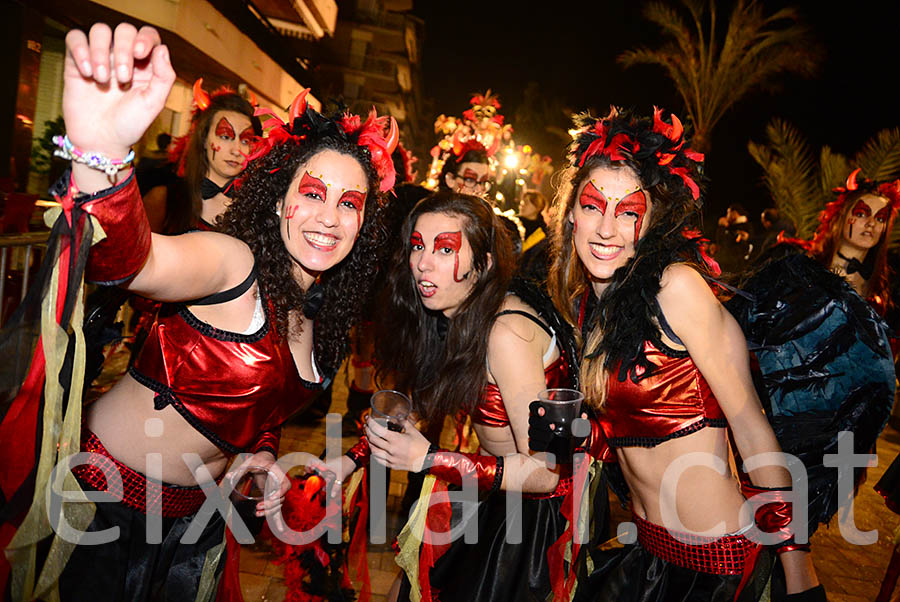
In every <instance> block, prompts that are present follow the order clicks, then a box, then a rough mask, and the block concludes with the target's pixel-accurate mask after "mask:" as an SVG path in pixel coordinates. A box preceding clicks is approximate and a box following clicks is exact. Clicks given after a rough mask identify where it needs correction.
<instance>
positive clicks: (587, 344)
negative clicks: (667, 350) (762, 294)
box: [548, 155, 708, 407]
mask: <svg viewBox="0 0 900 602" xmlns="http://www.w3.org/2000/svg"><path fill="white" fill-rule="evenodd" d="M597 167H608V168H610V169H629V170H631V171H632V172H633V173H634V174H635V176H636V177H638V178H639V179H640V181H641V186H642V187H644V189H645V190H646V191H647V193H648V196H649V201H650V223H649V227H648V229H647V231H646V232H645V234H644V235H643V236H642V237H641V238H640V240H639V241H638V244H637V245H636V246H635V254H634V257H633V258H631V259H630V260H629V261H628V263H627V264H626V265H624V266H623V267H621V268H619V269H618V270H616V272H615V274H613V282H612V284H611V285H610V286H609V287H607V289H606V290H605V291H604V293H603V295H602V297H601V298H600V300H599V309H600V311H597V312H596V314H595V315H594V316H587V317H586V322H587V323H586V324H585V325H584V326H585V327H586V328H587V330H588V333H587V335H586V336H585V337H584V338H585V340H584V341H580V342H581V344H582V352H583V355H584V359H583V360H582V363H581V383H582V386H583V387H584V393H585V399H586V400H587V401H588V403H590V404H591V405H593V406H595V407H601V406H602V405H603V403H604V402H605V399H606V378H607V373H608V372H609V371H610V370H611V369H613V368H614V367H615V366H617V365H619V364H621V366H620V368H624V370H625V372H624V373H630V374H634V373H635V368H636V367H638V369H639V370H640V369H642V370H643V371H644V373H646V374H649V373H650V369H651V366H650V365H649V364H648V363H647V362H646V358H645V356H644V354H643V344H644V342H645V341H647V340H654V339H655V338H658V327H657V326H656V320H657V316H656V312H657V306H656V304H655V303H652V302H651V300H653V299H655V298H656V295H657V293H658V292H659V288H660V287H659V280H660V278H661V277H662V273H663V271H664V270H665V268H666V267H668V266H669V265H671V264H672V263H676V262H685V263H690V264H691V265H693V266H694V267H696V268H697V269H698V270H700V271H701V272H707V271H708V266H707V265H706V263H705V262H704V261H703V258H702V254H701V252H700V246H699V245H700V240H699V234H697V235H696V236H693V235H686V231H688V230H690V229H691V228H694V227H696V226H697V224H698V223H699V209H700V198H699V197H698V198H697V199H695V198H693V196H692V194H691V192H690V190H689V189H688V188H687V187H686V186H684V184H683V183H682V182H681V180H680V179H679V178H673V177H665V178H659V179H657V180H656V181H655V182H654V181H653V180H649V181H648V180H646V179H645V176H644V175H643V173H646V171H647V170H646V169H644V170H642V169H641V168H640V167H641V166H639V165H638V163H637V162H635V161H634V160H633V159H630V158H626V159H623V160H610V158H609V157H608V156H606V155H592V156H590V157H587V158H586V160H585V162H584V165H582V166H581V167H578V166H575V165H573V166H571V167H569V168H568V169H567V170H566V171H565V172H563V176H562V181H561V184H560V187H559V189H558V191H557V195H556V199H555V200H554V204H555V205H556V210H555V212H554V223H553V228H552V234H551V243H550V244H551V266H550V276H549V279H548V287H549V289H550V294H551V297H552V299H553V303H554V305H555V306H556V308H557V310H559V312H560V314H561V315H562V316H563V318H564V319H565V320H566V321H567V322H569V323H570V324H572V325H573V326H574V327H575V332H576V335H577V336H578V335H580V333H581V329H580V328H579V326H580V325H579V324H578V316H577V315H576V310H575V308H576V306H578V305H579V304H580V303H581V302H582V300H583V299H585V298H586V296H587V295H588V294H593V293H588V290H589V287H590V282H589V280H588V276H587V274H586V273H585V268H584V265H583V264H582V263H581V261H580V259H579V258H578V255H577V253H576V252H575V244H574V238H573V229H574V228H573V225H572V224H571V223H570V222H569V220H568V219H567V218H568V215H569V212H570V211H572V208H573V207H574V205H575V202H576V198H575V195H576V193H577V191H578V188H579V186H580V185H581V184H582V182H584V180H585V178H587V177H588V175H589V174H590V172H591V171H592V170H593V169H595V168H597ZM689 167H690V168H691V169H690V174H691V176H692V177H693V178H694V179H695V180H696V181H699V180H700V175H699V173H698V172H697V169H696V167H694V166H689ZM642 172H643V173H642ZM592 318H593V321H591V319H592ZM616 376H617V375H613V378H616ZM618 376H620V377H621V374H620V375H618Z"/></svg>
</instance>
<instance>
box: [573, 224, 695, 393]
mask: <svg viewBox="0 0 900 602" xmlns="http://www.w3.org/2000/svg"><path fill="white" fill-rule="evenodd" d="M701 243H702V237H701V236H700V235H699V233H693V232H689V231H687V230H686V228H684V227H683V226H682V225H681V224H679V225H678V226H674V227H673V226H672V225H671V224H658V225H656V226H654V227H653V228H652V229H651V230H649V231H648V232H647V233H646V234H645V235H644V236H643V237H641V239H640V240H639V241H638V244H637V247H635V255H634V257H633V258H632V259H631V260H630V261H629V262H628V263H627V264H626V265H624V266H623V267H621V268H619V269H618V270H616V272H615V274H613V283H612V284H611V285H610V286H609V287H608V288H607V289H606V290H605V291H604V292H603V294H602V295H601V297H600V300H599V302H598V304H597V311H595V312H593V313H594V315H593V316H592V318H593V322H592V323H591V324H589V325H588V328H587V330H588V331H590V330H593V329H594V328H595V327H597V326H599V327H600V329H601V332H602V333H603V338H602V339H601V340H600V343H599V345H598V346H597V347H596V348H595V349H587V350H585V351H586V353H585V357H586V358H594V357H598V356H601V355H604V356H605V360H604V368H606V369H607V370H610V371H612V370H615V369H616V368H617V367H618V379H619V380H620V381H624V380H625V378H626V377H629V378H631V380H632V381H634V382H637V381H638V380H639V379H641V378H646V377H647V376H649V375H650V374H651V372H652V368H653V366H652V365H651V364H650V363H649V362H648V361H647V357H646V355H645V354H644V343H645V342H646V341H651V342H652V343H653V344H654V345H656V346H659V345H660V344H661V341H660V335H659V321H658V317H659V311H660V310H659V304H658V303H657V301H656V296H657V294H659V288H660V284H659V282H660V279H661V278H662V275H663V272H664V271H665V269H666V268H667V267H668V266H670V265H672V264H673V263H690V264H691V265H694V266H697V267H698V269H699V270H701V271H704V270H705V269H706V265H707V264H706V261H705V259H704V256H703V253H702V251H701Z"/></svg>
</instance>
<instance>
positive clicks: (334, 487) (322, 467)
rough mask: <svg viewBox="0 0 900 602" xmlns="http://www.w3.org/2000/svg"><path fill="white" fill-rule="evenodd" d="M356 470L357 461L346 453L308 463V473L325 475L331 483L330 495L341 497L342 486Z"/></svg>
mask: <svg viewBox="0 0 900 602" xmlns="http://www.w3.org/2000/svg"><path fill="white" fill-rule="evenodd" d="M355 470H356V463H355V462H354V461H353V460H351V459H350V458H349V457H348V456H346V455H341V456H338V457H337V458H332V459H331V460H328V461H327V462H325V461H324V460H313V461H311V462H310V463H309V464H307V465H306V472H307V473H316V474H318V475H319V476H321V477H323V478H324V479H325V481H326V482H328V483H331V487H330V488H329V490H328V495H329V496H330V497H340V495H341V487H342V486H343V484H344V481H346V480H347V479H348V478H349V477H350V475H352V474H353V472H354V471H355Z"/></svg>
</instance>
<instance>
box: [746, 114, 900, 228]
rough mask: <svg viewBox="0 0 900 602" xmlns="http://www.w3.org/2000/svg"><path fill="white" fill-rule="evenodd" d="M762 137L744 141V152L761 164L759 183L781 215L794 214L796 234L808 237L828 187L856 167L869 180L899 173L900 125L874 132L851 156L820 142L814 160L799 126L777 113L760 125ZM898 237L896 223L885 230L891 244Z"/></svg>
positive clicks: (829, 191) (827, 197)
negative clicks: (758, 140)
mask: <svg viewBox="0 0 900 602" xmlns="http://www.w3.org/2000/svg"><path fill="white" fill-rule="evenodd" d="M766 138H767V139H768V142H766V143H764V144H757V143H756V142H753V141H750V142H749V143H748V145H747V148H748V150H749V151H750V155H751V156H752V157H753V158H754V159H755V160H756V162H757V163H759V165H760V167H762V169H763V183H764V184H765V186H766V188H767V189H768V190H769V194H770V195H771V196H772V199H773V200H774V201H775V206H776V207H777V208H778V210H779V211H780V212H782V213H783V214H784V215H786V216H788V217H790V218H791V219H792V220H794V223H795V224H796V225H797V236H798V238H806V239H809V238H811V237H812V235H813V233H814V232H815V230H816V226H818V219H817V218H818V216H819V212H820V211H822V209H823V208H824V207H825V203H827V202H828V201H830V200H832V199H834V193H833V192H832V190H833V189H834V188H836V187H838V186H842V185H843V184H844V183H845V182H846V181H847V176H848V175H849V174H850V172H851V171H852V170H853V169H855V168H857V167H859V168H861V169H862V175H863V176H865V177H867V178H869V179H870V180H877V181H884V180H892V179H894V178H897V177H900V128H894V129H887V130H882V131H880V132H878V133H877V134H876V135H875V136H873V137H872V138H871V139H869V141H868V142H866V143H865V144H864V145H863V148H862V150H860V151H859V152H858V153H856V155H855V156H854V157H853V159H850V158H848V157H846V156H844V155H841V154H840V153H835V152H834V151H832V150H831V148H829V147H828V146H824V147H822V150H821V151H820V152H819V158H818V161H816V159H815V157H814V154H813V151H812V149H811V148H810V146H809V144H808V143H807V142H806V139H805V137H804V136H803V134H801V133H800V131H799V130H798V129H797V128H796V127H794V126H793V125H791V124H790V123H788V122H787V121H784V120H782V119H778V118H775V119H773V120H772V121H771V122H769V125H768V126H766ZM897 243H900V229H897V228H895V229H894V230H893V231H892V232H891V242H890V244H891V245H892V246H893V245H895V244H897Z"/></svg>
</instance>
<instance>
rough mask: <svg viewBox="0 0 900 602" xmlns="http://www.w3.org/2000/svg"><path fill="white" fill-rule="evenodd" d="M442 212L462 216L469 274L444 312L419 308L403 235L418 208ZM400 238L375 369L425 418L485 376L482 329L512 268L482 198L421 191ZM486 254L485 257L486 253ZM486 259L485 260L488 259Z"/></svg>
mask: <svg viewBox="0 0 900 602" xmlns="http://www.w3.org/2000/svg"><path fill="white" fill-rule="evenodd" d="M427 213H445V214H449V215H456V216H461V217H463V218H464V220H463V221H464V225H463V232H464V234H465V236H466V240H468V241H469V245H470V246H471V247H472V256H473V266H472V273H473V274H475V275H477V281H476V282H475V286H474V288H473V289H472V292H471V293H470V294H469V296H468V297H467V298H466V300H465V301H464V302H463V304H462V305H461V306H460V308H459V309H458V310H457V311H456V312H455V314H454V315H453V317H452V318H450V319H449V322H448V320H447V318H445V317H444V315H443V314H442V313H440V312H435V311H431V310H428V309H425V307H424V306H423V305H422V302H421V300H420V299H419V294H418V292H417V290H416V282H415V279H414V278H413V274H412V272H411V270H410V268H409V254H410V243H409V240H410V235H411V234H412V231H413V229H414V228H415V225H416V221H417V220H418V219H419V216H421V215H424V214H427ZM400 240H401V242H403V243H404V244H403V246H402V247H400V248H399V249H398V250H397V251H396V252H395V254H394V258H393V269H392V270H391V271H390V272H389V273H388V275H387V283H386V290H385V302H384V304H383V305H382V307H384V308H385V310H386V311H385V313H384V319H383V320H380V321H379V322H378V332H377V337H376V359H377V365H378V377H379V379H382V378H383V377H384V376H385V375H386V374H391V375H393V376H394V377H395V383H396V384H395V386H396V387H397V388H398V389H399V390H401V391H405V392H408V393H410V394H411V395H412V396H413V399H414V401H415V403H416V409H417V411H418V412H419V413H420V415H421V416H423V417H425V418H427V419H428V420H429V422H431V421H433V420H435V419H441V418H442V417H443V416H446V415H455V414H456V412H457V411H458V410H460V409H461V408H466V409H469V410H471V409H472V408H473V407H474V406H475V404H476V403H477V401H478V399H479V398H480V395H481V390H482V389H483V388H484V385H485V383H486V373H485V365H486V364H485V361H486V357H487V342H488V333H489V332H490V329H491V325H492V324H493V322H494V316H495V314H496V313H497V311H498V309H499V307H500V304H501V303H502V302H503V297H504V296H505V295H506V291H507V288H508V286H509V282H510V279H511V278H512V275H513V272H514V270H515V259H514V256H513V254H512V243H511V242H510V240H509V236H508V235H507V233H506V229H505V228H504V227H502V226H501V225H500V224H499V222H498V221H497V217H496V216H495V215H494V212H493V210H492V209H491V207H490V206H489V205H488V204H487V203H485V202H484V201H483V200H482V199H480V198H478V197H475V196H470V195H466V194H459V193H455V192H451V191H439V192H436V193H434V194H432V195H430V196H427V197H425V198H424V199H422V200H421V201H420V202H419V203H418V204H417V205H416V206H415V207H414V208H413V210H412V212H411V213H410V214H409V216H408V217H407V218H406V221H405V222H404V223H403V228H402V230H401V233H400ZM488 254H490V257H491V261H488ZM489 264H490V265H489Z"/></svg>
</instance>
